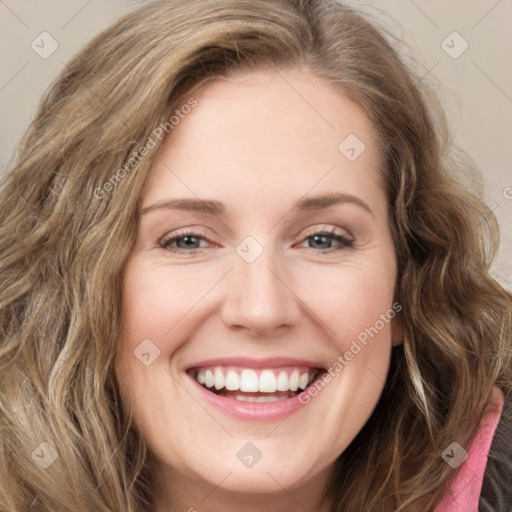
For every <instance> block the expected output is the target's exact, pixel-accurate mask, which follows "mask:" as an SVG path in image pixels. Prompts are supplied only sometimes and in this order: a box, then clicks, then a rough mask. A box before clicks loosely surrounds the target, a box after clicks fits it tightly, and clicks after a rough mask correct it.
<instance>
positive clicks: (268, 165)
mask: <svg viewBox="0 0 512 512" xmlns="http://www.w3.org/2000/svg"><path fill="white" fill-rule="evenodd" d="M193 97H194V98H195V99H196V100H197V106H195V107H194V109H192V110H191V111H190V113H188V114H187V115H183V116H182V118H180V121H179V123H178V124H177V125H176V126H174V128H173V130H172V131H171V132H170V134H169V135H168V136H167V137H166V139H165V140H164V143H163V145H162V146H161V148H160V150H159V152H158V154H157V155H156V157H155V159H154V161H153V165H152V169H151V171H150V175H149V177H148V180H147V183H146V187H145V192H144V196H145V198H146V199H147V200H148V201H150V200H159V199H161V196H162V193H163V191H164V190H165V191H167V192H169V191H171V192H172V191H174V190H176V192H177V193H178V191H179V192H185V191H186V192H188V193H187V195H190V193H191V192H193V193H194V194H196V195H197V196H199V197H206V196H210V195H212V194H221V195H223V194H224V193H226V192H228V191H229V192H230V193H231V195H232V197H233V198H236V196H241V193H242V192H243V191H244V190H245V191H249V192H252V193H253V194H255V193H257V192H258V191H260V192H264V191H266V192H267V193H268V194H271V192H272V191H276V192H277V193H279V194H282V193H283V187H284V188H286V191H287V192H290V194H294V195H297V194H300V195H303V194H305V193H306V192H307V190H308V189H311V188H313V187H315V188H316V189H317V190H316V191H317V192H325V191H328V190H330V189H332V188H333V187H339V186H340V185H343V187H342V188H344V189H346V190H342V192H343V191H344V192H349V193H357V192H358V191H359V192H361V191H362V189H363V188H368V187H370V188H371V187H374V188H375V187H379V186H380V183H379V181H380V179H379V175H380V173H379V170H380V165H381V163H380V162H381V158H380V151H379V150H378V147H377V139H376V136H375V133H374V128H373V125H372V123H371V121H370V119H369V118H368V116H367V115H366V114H365V112H364V111H363V109H362V108H361V107H360V106H359V105H357V104H356V103H355V102H353V101H352V100H350V99H349V98H348V97H347V96H346V95H345V94H343V93H342V92H341V91H340V90H338V89H336V88H334V86H332V85H330V84H328V83H326V82H325V81H323V80H322V79H320V78H318V77H315V76H314V75H312V74H311V73H310V72H308V71H305V70H301V69H287V70H272V69H264V70H257V71H254V70H252V71H243V72H237V73H233V74H231V75H229V76H227V77H223V78H219V79H217V80H216V81H214V82H213V83H210V84H209V85H208V86H207V87H206V88H203V89H199V90H197V91H195V92H194V93H193ZM188 99H189V98H188V97H185V98H184V100H183V103H185V102H186V101H187V100H188ZM187 187H188V189H189V190H187ZM191 188H192V190H190V189H191ZM233 194H234V196H233Z"/></svg>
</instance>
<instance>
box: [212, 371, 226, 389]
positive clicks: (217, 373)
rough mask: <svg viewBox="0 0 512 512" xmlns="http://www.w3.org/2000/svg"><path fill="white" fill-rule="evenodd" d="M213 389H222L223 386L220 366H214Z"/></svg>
mask: <svg viewBox="0 0 512 512" xmlns="http://www.w3.org/2000/svg"><path fill="white" fill-rule="evenodd" d="M214 377H215V389H222V388H223V387H224V374H223V373H222V370H221V369H220V367H218V366H217V367H216V368H215V374H214Z"/></svg>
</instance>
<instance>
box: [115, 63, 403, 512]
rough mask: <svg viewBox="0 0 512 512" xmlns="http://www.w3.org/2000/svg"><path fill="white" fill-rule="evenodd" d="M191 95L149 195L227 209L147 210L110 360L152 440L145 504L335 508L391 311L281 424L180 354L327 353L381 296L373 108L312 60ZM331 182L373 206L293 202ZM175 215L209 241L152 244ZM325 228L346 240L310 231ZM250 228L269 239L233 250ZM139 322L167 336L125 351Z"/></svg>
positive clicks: (383, 277) (388, 302)
mask: <svg viewBox="0 0 512 512" xmlns="http://www.w3.org/2000/svg"><path fill="white" fill-rule="evenodd" d="M194 97H195V98H196V99H197V101H198V105H197V106H196V107H195V108H194V109H193V110H192V111H191V113H190V114H188V115H187V116H186V117H185V118H184V119H182V120H181V121H180V123H179V124H178V125H177V126H175V127H174V129H173V131H172V132H171V135H170V136H168V137H167V138H166V139H165V141H164V143H163V145H162V147H161V148H160V150H159V152H158V153H157V154H156V155H155V158H154V160H153V162H152V167H151V170H150V173H149V176H148V179H147V182H146V184H145V188H144V190H143V194H142V208H145V207H148V206H150V205H153V204H155V203H157V202H160V201H164V200H168V199H176V198H195V199H197V198H201V199H203V200H206V199H210V200H216V201H219V202H222V203H223V204H224V206H225V210H226V211H225V214H223V215H210V214H207V213H200V212H195V211H186V210H179V209H170V208H158V209H154V210H151V211H149V212H147V213H145V214H143V215H142V216H141V218H140V223H139V226H138V236H137V241H136V243H135V246H134V247H133V250H132V252H131V255H130V257H129V260H128V262H127V265H126V268H125V274H124V281H123V336H122V340H121V341H122V347H121V348H122V350H121V355H120V357H119V359H118V362H117V366H116V374H117V377H118V379H119V381H120V385H121V391H122V394H123V400H124V401H125V403H126V404H128V405H129V406H130V407H131V408H132V410H133V414H134V421H135V424H136V427H137V428H138V429H139V430H140V432H141V434H142V436H143V437H144V439H145V440H146V443H147V446H148V450H149V453H150V461H151V463H152V468H153V470H152V475H153V490H154V496H155V505H154V511H155V512H163V511H169V510H180V511H181V510H183V511H187V510H191V509H192V510H194V509H196V510H198V511H199V512H208V511H212V512H213V511H219V510H222V511H224V512H231V511H235V510H236V511H239V510H244V511H248V512H251V511H261V510H266V511H267V512H279V511H288V510H290V509H292V508H294V506H297V502H299V503H300V504H301V505H302V506H303V507H304V509H306V510H317V511H327V510H329V506H330V500H329V498H327V499H326V500H325V501H323V503H322V496H323V493H324V490H325V487H326V485H327V483H328V481H329V477H330V475H331V472H332V468H333V464H334V461H335V459H336V458H337V457H338V456H339V455H340V454H341V453H342V452H343V451H344V450H345V448H346V447H347V446H348V445H349V444H350V442H351V441H352V440H353V439H354V437H355V436H356V435H357V433H358V432H359V431H360V430H361V428H362V427H363V425H364V424H365V422H366V421H367V420H368V418H369V416H370V415H371V413H372V411H373V409H374V407H375V405H376V403H377V402H378V399H379V397H380V394H381V392H382V389H383V387H384V381H385V379H386V375H387V372H388V368H389V361H390V353H391V347H392V345H393V344H399V343H400V342H401V336H402V330H401V326H400V325H399V323H398V321H397V317H395V318H394V319H393V320H391V321H390V322H387V323H385V326H384V328H382V329H381V330H380V331H379V332H378V334H377V335H376V336H374V337H373V338H369V342H368V344H367V346H366V347H364V349H363V350H361V351H360V352H359V353H358V354H357V355H355V356H354V357H353V359H352V360H351V361H350V362H349V363H348V364H347V365H346V366H345V367H344V368H343V370H342V371H341V372H339V373H338V374H337V375H336V377H335V378H333V379H332V380H331V382H329V383H328V385H326V386H325V388H324V389H322V391H321V392H319V393H318V394H317V396H316V397H314V398H313V399H312V400H311V402H310V403H309V404H308V405H307V406H305V407H303V408H302V409H300V410H299V411H297V412H295V413H293V414H291V415H290V416H288V417H287V418H286V419H285V420H284V421H280V422H258V421H256V422H255V421H246V420H245V421H244V420H241V419H237V418H233V417H230V416H227V415H225V414H223V413H222V412H220V411H217V410H216V409H213V408H211V406H209V405H208V404H206V403H205V402H204V400H202V399H201V397H200V396H199V395H198V393H197V390H196V389H195V384H194V382H192V380H191V379H190V378H189V377H188V376H187V375H186V374H185V373H184V371H183V368H184V367H185V366H187V365H190V364H192V363H195V362H198V361H200V360H204V359H210V358H219V357H229V356H240V357H250V358H266V357H298V358H303V359H307V360H313V361H318V362H320V363H321V364H322V366H323V367H324V368H329V367H332V365H333V363H334V362H335V361H336V360H337V357H338V356H340V355H343V354H344V353H345V352H346V351H347V350H348V349H349V348H350V345H351V343H352V341H353V340H355V339H356V337H357V336H358V335H359V334H360V333H361V332H362V331H364V329H365V328H368V327H370V326H374V325H375V323H376V321H377V320H378V319H379V318H380V315H382V314H385V313H386V311H389V310H390V309H391V307H392V304H393V302H394V301H393V296H394V284H395V279H396V256H395V251H394V247H393V242H392V237H391V231H390V228H389V224H388V222H389V220H388V208H387V204H386V196H385V192H384V188H383V184H382V178H381V176H380V174H379V172H380V169H381V155H380V153H379V150H378V147H377V141H376V139H375V138H374V137H375V136H374V132H373V129H372V128H373V127H372V123H371V121H370V120H369V118H368V117H367V116H366V114H365V113H364V111H363V110H362V109H361V108H360V107H359V106H358V105H357V104H355V103H354V102H352V101H351V100H349V99H348V98H347V97H346V96H345V95H343V94H342V93H341V92H340V91H339V90H337V89H334V88H333V87H332V86H330V85H329V84H327V83H325V82H323V81H322V80H320V79H319V78H316V77H314V76H313V75H312V74H311V73H309V72H308V71H307V70H304V69H295V68H294V69H287V70H280V71H279V72H276V71H274V70H265V69H260V70H257V71H243V72H240V71H239V72H237V73H235V74H233V75H231V76H229V77H227V78H222V79H218V80H216V81H215V82H214V83H213V84H211V85H210V86H208V87H207V88H206V89H203V90H200V91H199V92H198V93H197V94H194ZM349 134H356V135H357V137H358V138H359V139H360V140H361V141H363V142H364V144H365V146H366V149H365V150H364V151H363V153H362V154H361V155H360V156H359V157H358V158H357V159H356V160H355V161H349V160H348V159H347V158H346V157H345V156H344V155H343V154H342V153H341V152H340V151H339V150H338V146H339V144H340V142H342V141H343V140H344V139H345V137H347V135H349ZM333 192H340V193H344V194H351V195H353V196H356V197H357V198H359V199H360V200H362V201H364V203H366V205H367V206H368V207H369V208H370V209H371V212H372V213H369V212H368V211H366V210H365V209H364V208H363V207H361V206H359V205H357V204H355V203H353V202H345V203H342V204H334V205H331V206H329V207H327V208H323V209H320V210H313V211H304V212H300V213H299V212H295V211H293V210H292V206H293V204H294V202H295V201H297V200H299V199H301V198H304V197H312V196H316V195H321V194H325V193H333ZM183 228H190V230H191V231H193V232H199V234H201V235H204V236H205V237H206V239H205V240H204V239H199V240H196V239H194V240H193V241H192V249H188V248H187V245H186V244H185V243H184V241H183V239H182V240H181V242H179V243H177V242H174V243H172V244H171V246H170V247H168V248H162V247H160V246H159V243H160V242H161V240H162V239H163V238H164V237H167V239H169V238H172V236H175V235H176V234H181V232H182V231H183ZM326 229H327V230H332V229H334V230H335V231H336V233H337V234H342V235H345V236H346V237H349V238H350V239H351V240H353V244H352V246H347V247H344V246H341V245H340V244H339V243H338V242H336V240H335V239H333V238H329V237H327V238H326V239H322V238H321V239H320V241H319V242H318V241H317V242H316V243H315V240H313V239H312V238H308V237H312V236H313V235H314V234H316V233H319V232H322V231H325V230H326ZM247 236H251V237H253V238H254V239H255V240H257V242H258V243H259V244H260V246H261V247H262V248H263V252H262V254H261V255H260V256H259V257H258V258H257V259H256V260H255V261H254V262H252V263H247V262H246V261H245V260H244V259H242V258H241V257H240V256H239V255H238V254H237V252H236V248H237V246H238V245H239V244H240V243H241V242H242V241H243V240H244V239H245V238H246V237H247ZM189 243H191V242H190V240H189ZM194 244H195V245H194ZM329 246H330V247H332V248H335V249H338V250H334V251H333V250H332V249H331V250H330V252H329V251H328V249H329ZM194 248H195V252H193V249H194ZM170 249H174V250H175V251H177V252H172V250H170ZM187 251H188V252H187ZM147 338H149V339H150V340H152V342H153V343H154V344H155V346H157V347H158V348H159V350H160V355H159V357H157V358H156V359H155V360H154V362H152V364H150V365H149V366H145V365H144V364H141V362H140V361H139V359H137V358H136V357H134V350H135V349H136V348H137V346H138V345H139V344H140V343H141V341H142V340H144V339H147ZM249 441H250V442H252V443H253V444H254V445H256V446H257V448H258V449H259V451H260V452H261V453H262V458H261V460H260V461H259V462H258V463H257V464H256V465H255V466H254V467H252V468H250V469H249V468H246V467H245V466H244V465H243V464H241V462H240V460H239V459H238V458H237V456H236V454H237V452H238V450H240V448H242V447H243V446H244V445H245V444H246V443H247V442H249ZM171 503H172V504H173V507H174V508H171Z"/></svg>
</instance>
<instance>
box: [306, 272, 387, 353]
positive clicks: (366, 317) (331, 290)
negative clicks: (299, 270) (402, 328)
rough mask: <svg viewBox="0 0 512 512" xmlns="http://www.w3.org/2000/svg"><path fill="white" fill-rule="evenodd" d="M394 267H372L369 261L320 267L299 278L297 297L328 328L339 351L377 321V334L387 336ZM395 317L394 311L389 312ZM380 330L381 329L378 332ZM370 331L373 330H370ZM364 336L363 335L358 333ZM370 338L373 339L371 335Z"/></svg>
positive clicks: (344, 348) (327, 330)
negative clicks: (343, 265)
mask: <svg viewBox="0 0 512 512" xmlns="http://www.w3.org/2000/svg"><path fill="white" fill-rule="evenodd" d="M394 279H395V274H394V268H393V266H391V265H390V268H388V269H384V268H379V269H378V270H377V269H375V265H371V264H367V265H365V264H357V265H356V264H353V265H347V266H345V267H340V268H338V269H336V270H335V271H333V268H325V269H319V270H318V271H317V272H315V273H314V274H309V275H308V276H307V277H306V276H304V277H301V279H300V282H301V285H300V287H301V289H302V291H301V292H300V296H301V297H303V298H304V301H305V302H306V304H307V306H308V307H309V308H310V309H311V310H312V312H313V313H315V315H316V317H317V318H318V319H319V321H321V322H322V323H323V324H324V325H325V326H326V327H327V328H328V329H326V332H328V333H330V335H331V336H332V339H333V341H334V342H335V343H336V345H337V348H338V350H340V349H343V350H346V349H347V343H348V344H349V345H350V342H351V341H352V340H354V339H357V337H358V336H359V335H360V334H361V333H365V332H366V331H367V330H368V329H371V328H372V327H373V326H375V324H377V329H378V331H379V337H389V334H390V322H389V320H390V318H387V321H385V322H384V325H382V320H381V319H382V316H381V315H384V316H386V317H389V316H390V315H389V313H390V308H391V306H392V302H393V295H394ZM392 316H394V314H392ZM381 331H382V332H381ZM372 332H373V331H372ZM361 337H362V338H364V334H363V335H362V336H361ZM372 339H373V338H372Z"/></svg>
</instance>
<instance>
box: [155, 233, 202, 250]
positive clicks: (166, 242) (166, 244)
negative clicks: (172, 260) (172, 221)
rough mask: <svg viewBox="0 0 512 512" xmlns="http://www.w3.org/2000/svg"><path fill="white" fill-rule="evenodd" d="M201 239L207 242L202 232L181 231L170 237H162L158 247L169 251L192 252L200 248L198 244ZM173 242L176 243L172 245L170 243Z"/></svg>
mask: <svg viewBox="0 0 512 512" xmlns="http://www.w3.org/2000/svg"><path fill="white" fill-rule="evenodd" d="M201 240H206V241H207V242H208V239H207V238H206V237H205V236H204V235H203V234H201V233H194V232H192V231H190V232H186V233H181V234H179V235H176V236H174V237H172V238H168V239H165V238H164V239H163V240H162V241H161V242H160V247H161V248H162V249H166V250H168V251H171V252H177V251H181V250H183V251H185V252H190V253H193V252H196V251H197V250H199V249H202V247H200V246H199V245H200V241H201ZM174 243H176V246H174V247H173V246H172V244H174Z"/></svg>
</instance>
